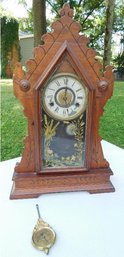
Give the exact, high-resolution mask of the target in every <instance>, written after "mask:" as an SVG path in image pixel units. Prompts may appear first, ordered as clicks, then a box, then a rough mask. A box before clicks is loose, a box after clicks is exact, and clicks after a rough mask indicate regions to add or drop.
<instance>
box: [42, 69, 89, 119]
mask: <svg viewBox="0 0 124 257" xmlns="http://www.w3.org/2000/svg"><path fill="white" fill-rule="evenodd" d="M64 76H70V77H72V78H75V79H76V80H77V81H78V82H79V83H80V84H81V86H82V87H83V88H84V91H85V103H84V105H83V107H82V109H81V110H80V111H79V112H78V113H76V114H75V115H73V116H71V117H67V118H65V117H64V116H63V117H60V116H59V115H57V114H56V113H54V114H53V112H51V111H50V109H48V107H47V106H46V104H45V97H44V95H45V91H46V88H47V86H48V85H49V83H50V82H51V81H53V80H54V79H55V78H58V77H64ZM87 101H88V91H87V88H86V86H85V85H84V84H83V82H82V81H81V80H80V79H79V78H78V77H77V76H76V75H75V74H73V73H58V74H56V75H54V76H53V77H52V78H50V79H49V80H48V81H47V83H46V84H45V85H44V88H43V92H42V108H43V109H44V110H45V112H46V114H48V116H50V117H52V118H54V119H55V120H59V121H71V120H74V119H76V118H78V117H79V116H80V115H81V114H82V113H83V112H84V111H85V110H86V106H87Z"/></svg>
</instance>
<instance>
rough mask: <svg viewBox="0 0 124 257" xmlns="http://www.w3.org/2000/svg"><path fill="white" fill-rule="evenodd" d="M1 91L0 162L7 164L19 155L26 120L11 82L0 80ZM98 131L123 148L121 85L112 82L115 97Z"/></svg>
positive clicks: (22, 145) (123, 115)
mask: <svg viewBox="0 0 124 257" xmlns="http://www.w3.org/2000/svg"><path fill="white" fill-rule="evenodd" d="M1 89H2V90H1V99H2V102H1V113H2V116H1V124H2V126H1V137H2V140H1V149H2V151H1V160H7V159H11V158H15V157H18V156H21V154H22V150H23V147H24V144H23V139H24V138H25V135H26V134H27V119H26V118H25V117H24V115H23V107H22V106H21V104H20V103H19V101H18V100H17V99H16V98H15V96H14V95H13V89H12V80H1ZM99 131H100V135H101V137H102V138H103V139H105V140H106V141H108V142H110V143H113V144H115V145H117V146H119V147H121V148H124V82H115V87H114V94H113V97H112V98H111V99H110V100H109V101H108V102H107V104H106V106H105V109H104V114H103V116H102V118H101V120H100V129H99Z"/></svg>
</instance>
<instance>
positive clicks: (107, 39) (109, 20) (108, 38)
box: [103, 0, 115, 69]
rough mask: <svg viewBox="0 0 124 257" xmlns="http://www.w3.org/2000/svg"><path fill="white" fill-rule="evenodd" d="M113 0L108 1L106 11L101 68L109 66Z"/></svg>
mask: <svg viewBox="0 0 124 257" xmlns="http://www.w3.org/2000/svg"><path fill="white" fill-rule="evenodd" d="M114 7H115V0H108V3H107V9H106V28H105V37H104V57H103V68H104V69H105V66H107V65H109V64H110V60H111V39H112V29H113V17H114Z"/></svg>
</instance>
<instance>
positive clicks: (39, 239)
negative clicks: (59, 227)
mask: <svg viewBox="0 0 124 257" xmlns="http://www.w3.org/2000/svg"><path fill="white" fill-rule="evenodd" d="M36 208H37V212H38V220H37V224H36V225H35V227H34V230H33V234H32V244H33V246H34V247H35V248H37V249H39V250H41V251H44V252H45V253H46V254H48V253H49V249H50V248H51V247H52V245H53V244H54V243H55V239H56V234H55V232H54V230H53V229H52V228H51V227H50V225H49V224H47V223H46V222H45V221H44V220H43V219H42V218H41V215H40V211H39V206H38V204H36Z"/></svg>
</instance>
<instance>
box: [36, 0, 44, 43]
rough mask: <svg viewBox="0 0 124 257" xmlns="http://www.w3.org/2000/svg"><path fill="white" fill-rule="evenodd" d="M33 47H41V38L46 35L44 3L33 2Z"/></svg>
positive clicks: (40, 1) (38, 0)
mask: <svg viewBox="0 0 124 257" xmlns="http://www.w3.org/2000/svg"><path fill="white" fill-rule="evenodd" d="M33 20H34V46H38V45H41V43H42V41H41V36H42V35H43V34H45V33H46V1H45V0H33Z"/></svg>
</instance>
